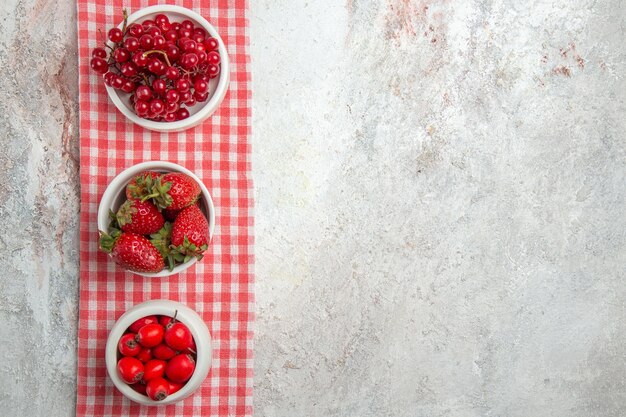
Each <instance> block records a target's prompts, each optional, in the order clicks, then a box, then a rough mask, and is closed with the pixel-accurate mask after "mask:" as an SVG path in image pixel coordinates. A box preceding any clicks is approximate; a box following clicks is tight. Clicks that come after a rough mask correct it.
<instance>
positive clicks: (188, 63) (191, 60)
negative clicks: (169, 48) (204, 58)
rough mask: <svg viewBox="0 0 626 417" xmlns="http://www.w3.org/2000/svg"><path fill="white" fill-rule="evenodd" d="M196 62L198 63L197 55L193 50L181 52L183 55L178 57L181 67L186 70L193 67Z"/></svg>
mask: <svg viewBox="0 0 626 417" xmlns="http://www.w3.org/2000/svg"><path fill="white" fill-rule="evenodd" d="M197 63H198V55H196V54H194V53H193V52H189V53H186V54H183V56H182V57H181V58H180V65H181V67H183V68H185V69H187V70H190V69H192V68H193V67H195V66H196V64H197Z"/></svg>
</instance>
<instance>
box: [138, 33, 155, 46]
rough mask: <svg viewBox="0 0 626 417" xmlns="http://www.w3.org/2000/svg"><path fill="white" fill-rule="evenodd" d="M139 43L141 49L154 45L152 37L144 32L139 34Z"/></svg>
mask: <svg viewBox="0 0 626 417" xmlns="http://www.w3.org/2000/svg"><path fill="white" fill-rule="evenodd" d="M139 43H140V44H141V47H142V48H143V49H152V47H153V46H154V39H153V38H152V36H150V35H148V34H144V35H141V38H139Z"/></svg>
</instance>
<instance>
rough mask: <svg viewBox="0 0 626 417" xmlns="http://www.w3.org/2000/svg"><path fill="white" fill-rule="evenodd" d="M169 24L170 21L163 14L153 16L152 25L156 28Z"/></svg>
mask: <svg viewBox="0 0 626 417" xmlns="http://www.w3.org/2000/svg"><path fill="white" fill-rule="evenodd" d="M169 22H170V19H169V18H168V17H167V16H166V15H164V14H163V13H159V14H158V15H156V16H154V23H155V24H156V25H157V26H161V25H162V24H163V23H169Z"/></svg>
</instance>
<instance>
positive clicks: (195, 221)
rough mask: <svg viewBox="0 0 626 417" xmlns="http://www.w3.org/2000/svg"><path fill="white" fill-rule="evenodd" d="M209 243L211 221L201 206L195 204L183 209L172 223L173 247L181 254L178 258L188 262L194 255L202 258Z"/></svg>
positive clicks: (174, 250)
mask: <svg viewBox="0 0 626 417" xmlns="http://www.w3.org/2000/svg"><path fill="white" fill-rule="evenodd" d="M208 244H209V222H208V221H207V219H206V217H205V216H204V214H203V213H202V211H200V207H198V206H197V205H195V204H194V205H192V206H189V207H187V208H184V209H182V210H181V211H180V213H179V214H178V217H176V220H175V221H174V224H173V225H172V249H173V252H175V253H177V254H179V256H178V257H177V260H179V261H181V260H182V261H183V262H187V261H188V260H189V259H191V257H192V256H195V257H197V258H198V260H200V259H202V253H203V252H204V251H205V250H206V248H207V246H208ZM180 258H182V259H180Z"/></svg>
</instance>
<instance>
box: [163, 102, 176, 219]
mask: <svg viewBox="0 0 626 417" xmlns="http://www.w3.org/2000/svg"><path fill="white" fill-rule="evenodd" d="M179 108H180V105H179V104H178V103H170V102H167V103H165V112H166V113H176V112H177V111H178V109H179ZM166 210H167V209H166ZM166 210H163V217H165V214H166V213H165V212H166ZM169 221H171V220H169Z"/></svg>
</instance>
